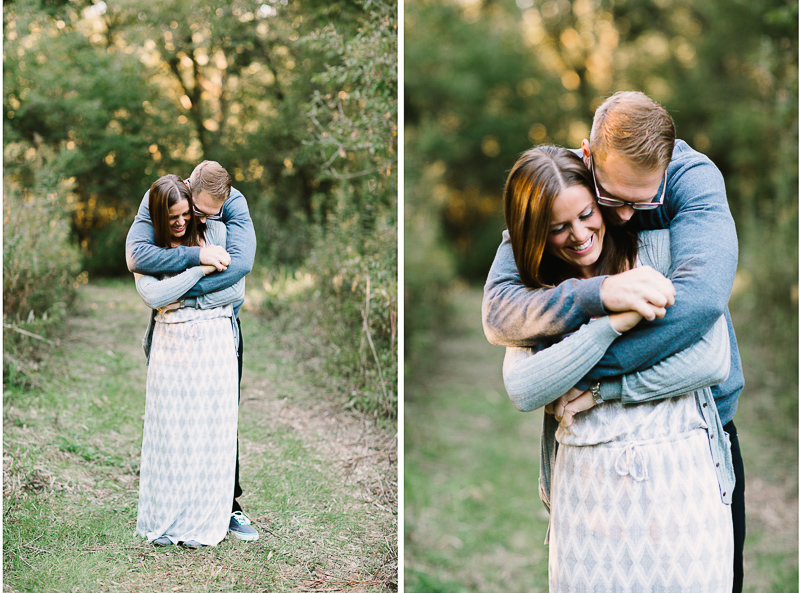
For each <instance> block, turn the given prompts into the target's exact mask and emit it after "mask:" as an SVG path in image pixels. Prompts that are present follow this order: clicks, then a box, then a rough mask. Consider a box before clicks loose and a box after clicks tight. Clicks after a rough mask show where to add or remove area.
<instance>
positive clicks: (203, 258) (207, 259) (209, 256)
mask: <svg viewBox="0 0 800 593" xmlns="http://www.w3.org/2000/svg"><path fill="white" fill-rule="evenodd" d="M200 263H201V264H206V265H209V266H214V268H215V269H216V270H217V271H218V272H224V271H225V270H227V269H228V266H229V265H231V255H230V254H229V253H228V252H227V251H225V248H224V247H220V246H219V245H207V246H206V247H202V248H200Z"/></svg>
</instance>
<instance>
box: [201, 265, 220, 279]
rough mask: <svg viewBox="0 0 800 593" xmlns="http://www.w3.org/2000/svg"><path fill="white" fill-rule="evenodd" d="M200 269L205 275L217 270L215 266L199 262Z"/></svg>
mask: <svg viewBox="0 0 800 593" xmlns="http://www.w3.org/2000/svg"><path fill="white" fill-rule="evenodd" d="M200 269H201V270H203V274H205V275H206V276H208V275H209V274H213V273H214V272H216V271H217V268H215V267H214V266H211V265H208V264H201V265H200Z"/></svg>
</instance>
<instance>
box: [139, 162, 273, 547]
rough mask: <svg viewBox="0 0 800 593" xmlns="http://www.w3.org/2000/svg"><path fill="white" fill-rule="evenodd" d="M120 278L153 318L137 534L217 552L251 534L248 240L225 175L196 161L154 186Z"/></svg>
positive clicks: (245, 217)
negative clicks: (246, 507) (246, 457)
mask: <svg viewBox="0 0 800 593" xmlns="http://www.w3.org/2000/svg"><path fill="white" fill-rule="evenodd" d="M125 251H126V259H127V262H128V269H129V270H130V271H131V272H133V273H134V276H135V278H136V289H137V291H138V292H139V294H140V296H141V297H142V299H143V300H144V302H145V303H146V304H147V305H148V307H150V308H151V310H152V311H151V315H150V322H149V325H148V327H147V331H146V333H145V337H144V339H143V346H144V350H145V355H146V357H147V364H148V372H147V399H146V404H145V419H144V433H143V438H142V458H141V466H140V478H139V509H138V517H137V522H136V533H137V534H139V535H140V536H142V537H146V538H147V540H148V541H149V542H152V543H153V544H154V545H157V546H169V545H173V544H180V545H183V546H184V547H187V548H191V549H196V548H200V547H203V546H214V545H216V544H218V543H219V542H220V541H222V539H223V538H224V537H225V536H226V534H227V533H228V532H230V533H232V534H234V535H235V536H236V537H238V538H239V539H243V540H246V541H253V540H256V539H258V532H257V531H256V530H255V529H254V528H253V527H252V526H251V525H250V521H249V519H248V518H247V517H246V516H245V515H244V513H243V512H242V508H241V506H240V505H239V502H238V501H237V498H239V497H240V496H241V494H242V489H241V487H240V485H239V450H238V428H237V427H238V407H239V390H240V383H241V375H242V355H243V340H242V333H241V325H240V323H239V310H240V308H241V306H242V304H243V303H244V283H245V280H244V277H245V275H246V274H247V273H249V272H250V270H251V269H252V267H253V260H254V258H255V251H256V237H255V231H254V229H253V222H252V220H251V219H250V213H249V210H248V207H247V201H246V200H245V197H244V196H243V195H242V194H241V192H239V191H238V190H236V189H235V188H232V187H231V178H230V175H229V174H228V172H227V171H226V170H225V169H224V168H223V167H222V166H221V165H220V164H219V163H217V162H215V161H203V162H202V163H200V164H199V165H198V166H197V167H196V168H195V169H194V171H193V172H192V175H191V177H190V178H189V179H187V180H185V181H184V180H183V179H181V178H180V177H178V176H177V175H165V176H163V177H161V178H159V179H158V180H157V181H156V182H155V183H153V185H152V186H151V187H150V189H149V191H148V192H147V193H145V196H144V198H143V200H142V203H141V205H140V207H139V212H138V214H137V215H136V218H135V219H134V222H133V225H132V226H131V229H130V231H129V232H128V237H127V241H126V246H125Z"/></svg>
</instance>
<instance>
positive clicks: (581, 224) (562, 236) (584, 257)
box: [546, 185, 606, 278]
mask: <svg viewBox="0 0 800 593" xmlns="http://www.w3.org/2000/svg"><path fill="white" fill-rule="evenodd" d="M605 231H606V227H605V223H604V222H603V217H602V215H601V214H600V210H599V206H598V205H597V203H596V202H595V198H594V196H593V195H592V194H591V192H590V191H589V190H588V189H587V188H586V187H584V186H583V185H573V186H572V187H568V188H566V189H563V190H562V191H561V193H560V194H558V196H557V197H556V199H555V201H554V202H553V211H552V212H551V213H550V230H549V231H548V234H547V246H546V250H547V252H548V253H549V254H550V255H552V256H553V257H557V258H558V259H560V260H563V261H565V262H567V263H568V264H570V265H571V266H572V267H574V268H576V269H577V271H578V273H579V274H580V275H581V276H582V277H584V278H590V277H592V276H593V275H594V268H595V264H596V263H597V260H598V259H599V258H600V253H601V252H602V251H603V237H604V236H605Z"/></svg>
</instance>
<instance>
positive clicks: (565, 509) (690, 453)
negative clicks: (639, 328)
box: [503, 146, 733, 593]
mask: <svg viewBox="0 0 800 593" xmlns="http://www.w3.org/2000/svg"><path fill="white" fill-rule="evenodd" d="M595 195H596V194H595V191H594V184H593V180H592V174H591V171H590V170H589V169H588V168H587V167H586V164H585V163H584V162H583V161H582V160H581V159H580V158H579V157H578V156H577V155H576V154H574V153H572V152H571V151H569V150H566V149H563V148H558V147H554V146H541V147H537V148H534V149H532V150H529V151H527V152H526V153H524V154H523V155H522V156H521V157H520V159H519V160H518V161H517V163H516V164H515V165H514V168H513V169H512V170H511V172H510V174H509V177H508V181H507V183H506V188H505V193H504V200H505V215H506V224H507V227H508V232H509V235H510V239H511V244H512V247H513V252H514V259H515V260H516V264H517V268H518V269H519V273H520V277H521V279H522V281H523V282H524V283H525V284H526V285H527V286H528V287H530V288H534V289H536V288H542V287H549V286H554V285H556V284H560V283H562V282H570V281H572V280H573V279H582V278H591V277H595V276H600V275H607V274H620V273H623V272H626V271H627V270H631V269H633V268H635V267H637V266H645V265H646V266H651V267H653V268H655V269H656V270H657V271H658V272H660V273H661V274H663V275H664V276H667V277H668V276H669V274H670V273H671V269H670V265H671V264H670V249H669V232H668V231H652V232H643V233H641V234H639V235H638V236H637V235H636V234H635V233H630V232H629V231H627V230H626V229H625V228H624V227H621V226H617V225H613V224H609V222H608V221H607V220H606V214H605V213H604V211H603V210H604V209H603V208H600V207H599V206H598V205H597V201H596V199H595ZM645 207H651V205H649V204H648V205H647V206H645ZM665 314H666V311H664V310H662V311H661V314H660V316H662V317H663V316H664V315H665ZM641 319H642V317H641V315H639V313H636V312H634V311H628V312H622V313H614V314H612V315H607V316H604V317H600V318H597V319H594V320H592V321H591V322H590V323H587V324H586V325H584V326H582V327H581V328H580V329H578V330H577V331H576V332H574V333H573V334H570V335H568V336H566V337H564V338H563V339H561V340H560V341H555V342H550V343H548V344H540V345H538V346H537V347H534V348H508V349H507V351H506V357H505V361H504V364H503V377H504V381H505V385H506V389H507V391H508V393H509V395H510V397H511V399H512V401H513V403H514V405H515V406H516V407H517V408H518V409H520V410H521V411H530V410H533V409H537V408H540V407H544V408H545V411H546V412H549V413H545V414H544V427H543V433H542V440H541V458H540V478H539V493H540V497H541V499H542V501H543V502H544V504H545V506H546V507H547V509H548V510H549V511H550V525H549V527H548V536H547V539H548V540H549V544H550V558H549V579H550V591H551V592H560V591H576V590H586V591H634V590H641V591H654V590H659V591H665V592H675V593H678V592H682V591H687V590H698V591H700V590H702V591H705V592H720V593H721V592H725V593H727V592H728V591H730V589H731V583H732V576H733V575H732V554H733V542H732V530H731V515H730V507H729V505H730V497H731V494H732V490H733V469H732V465H731V460H730V450H729V445H728V441H727V438H726V436H723V435H725V432H724V431H723V430H722V425H721V422H720V419H719V415H718V414H717V410H716V406H715V405H714V400H713V397H712V395H711V392H710V389H709V387H710V386H711V385H714V384H716V383H719V382H720V381H722V380H724V379H725V377H726V376H727V374H728V370H729V365H730V351H729V342H728V336H727V325H726V323H725V320H724V318H722V317H721V318H720V320H719V321H718V322H717V323H716V324H715V325H714V327H713V328H712V330H711V331H710V332H709V333H708V334H707V335H706V336H705V337H704V338H703V340H701V342H700V343H698V344H697V345H695V346H693V347H691V348H688V349H687V350H684V351H682V352H679V353H678V354H676V355H674V356H672V357H670V358H667V359H666V360H664V361H663V362H661V363H659V364H657V365H656V366H654V367H652V368H650V369H647V370H644V371H641V372H639V373H636V374H633V375H626V376H623V377H621V378H620V379H619V380H618V382H617V393H615V394H614V393H611V392H605V393H604V394H603V397H602V400H600V399H599V397H598V395H599V394H598V392H597V391H596V390H594V389H593V390H592V391H589V390H585V388H584V389H581V388H580V387H577V385H578V384H579V382H580V381H581V380H582V379H583V377H584V376H585V375H586V374H587V373H588V371H589V370H590V369H591V368H592V367H593V366H594V365H595V364H596V363H597V362H598V361H599V360H600V358H602V356H603V354H604V353H605V351H606V349H607V348H608V346H609V345H610V344H611V343H612V342H613V341H614V340H616V339H617V338H618V337H619V336H621V335H622V333H624V332H626V331H629V330H631V329H632V328H633V327H634V326H636V325H637V324H638V323H639V322H640V321H641Z"/></svg>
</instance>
